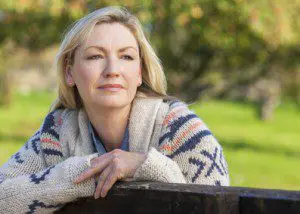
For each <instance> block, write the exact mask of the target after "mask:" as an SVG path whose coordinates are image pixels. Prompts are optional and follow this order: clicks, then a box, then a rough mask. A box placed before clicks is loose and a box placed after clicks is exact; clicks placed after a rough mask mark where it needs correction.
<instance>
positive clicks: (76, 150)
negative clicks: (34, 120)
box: [0, 98, 229, 213]
mask: <svg viewBox="0 0 300 214" xmlns="http://www.w3.org/2000/svg"><path fill="white" fill-rule="evenodd" d="M88 121H89V120H88V118H87V115H86V113H85V112H84V111H83V110H70V109H63V110H56V111H54V112H51V113H49V114H48V115H47V116H46V118H45V120H44V122H43V124H42V126H41V127H40V128H39V130H38V131H37V132H36V133H35V134H34V135H33V136H32V137H31V138H30V139H29V140H28V142H27V143H26V144H25V145H24V146H23V147H22V148H21V149H20V150H19V151H18V152H17V153H16V154H14V155H12V157H11V158H10V159H9V160H8V161H7V162H6V163H5V164H4V165H3V166H2V167H1V168H0V210H1V212H3V213H52V212H53V211H55V210H58V209H59V208H61V207H62V206H63V205H64V204H65V203H67V202H71V201H74V200H77V199H79V198H81V197H89V196H92V195H93V194H94V191H95V181H94V179H89V180H87V181H85V182H82V183H80V184H74V183H73V180H74V179H75V178H76V177H77V176H78V175H79V174H81V173H82V172H83V171H85V170H86V169H87V168H88V167H89V164H90V159H92V158H93V157H95V156H97V154H96V153H94V148H93V143H92V140H91V137H90V135H89V131H88ZM129 151H131V152H145V153H147V158H146V160H145V161H144V162H143V163H142V164H141V166H140V167H139V168H138V169H137V171H136V172H135V174H134V176H133V179H132V180H148V181H159V182H169V183H193V184H207V185H224V186H227V185H229V176H228V168H227V163H226V161H225V159H224V156H223V153H222V147H221V146H220V144H219V143H218V142H217V140H216V139H215V138H214V136H213V135H212V134H211V132H210V131H209V129H208V128H207V126H206V125H205V124H204V123H203V121H201V119H200V118H199V117H197V115H196V114H194V113H193V112H192V111H190V110H189V109H188V106H187V105H186V104H185V103H183V102H180V101H172V102H163V101H162V100H161V99H150V98H148V99H142V98H135V100H134V101H133V104H132V109H131V112H130V120H129Z"/></svg>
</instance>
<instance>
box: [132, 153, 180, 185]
mask: <svg viewBox="0 0 300 214" xmlns="http://www.w3.org/2000/svg"><path fill="white" fill-rule="evenodd" d="M133 178H134V179H135V180H148V181H159V182H166V183H186V181H185V178H184V176H183V174H182V172H181V170H180V168H179V166H178V164H177V163H176V162H175V161H173V160H172V159H170V158H168V157H167V156H165V155H164V154H162V153H160V152H158V151H157V150H156V149H155V148H151V149H150V151H149V152H148V154H147V158H146V159H145V161H144V162H143V163H142V164H141V166H140V167H139V168H138V169H137V170H136V172H135V174H134V176H133Z"/></svg>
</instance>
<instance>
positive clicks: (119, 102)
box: [95, 97, 131, 108]
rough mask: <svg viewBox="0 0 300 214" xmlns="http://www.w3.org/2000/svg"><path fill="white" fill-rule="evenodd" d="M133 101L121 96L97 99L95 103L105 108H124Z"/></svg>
mask: <svg viewBox="0 0 300 214" xmlns="http://www.w3.org/2000/svg"><path fill="white" fill-rule="evenodd" d="M130 103H131V101H130V100H128V99H121V98H117V97H116V98H114V99H112V98H109V99H101V100H97V102H96V103H95V104H96V105H97V106H99V107H100V106H101V107H104V108H124V107H126V106H128V105H130Z"/></svg>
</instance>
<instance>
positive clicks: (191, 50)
mask: <svg viewBox="0 0 300 214" xmlns="http://www.w3.org/2000/svg"><path fill="white" fill-rule="evenodd" d="M109 5H121V6H125V7H127V8H128V9H129V10H130V11H131V12H132V13H134V14H135V15H136V16H137V17H138V18H139V19H140V21H141V22H142V24H143V27H144V30H145V32H146V34H147V36H148V38H149V40H150V41H151V43H152V45H153V47H154V48H155V50H156V52H157V54H158V56H159V57H160V58H161V60H162V63H163V65H164V68H165V72H166V75H167V79H168V87H169V89H168V92H169V94H171V95H174V96H178V97H179V98H181V99H183V100H185V101H186V102H188V103H190V104H191V105H190V107H191V109H193V110H194V111H195V112H196V113H197V114H198V115H199V117H200V118H202V119H203V120H204V121H205V123H206V124H207V125H208V126H209V128H210V129H211V130H212V132H213V133H214V135H215V136H216V137H217V138H218V140H219V142H220V144H221V145H222V146H223V149H224V152H225V157H226V159H227V162H228V164H229V171H230V176H231V185H232V186H244V187H260V188H273V189H290V190H300V173H299V166H300V143H299V139H300V61H299V56H300V55H299V54H300V45H299V44H300V43H299V42H300V19H299V18H298V17H297V16H298V14H299V12H300V0H288V1H287V0H272V1H271V0H252V1H246V0H197V1H192V0H177V1H170V0H154V1H148V0H147V1H146V0H145V1H136V0H127V1H126V0H123V1H115V0H110V1H83V0H55V1H54V0H53V1H50V0H35V1H32V0H11V1H5V0H0V29H1V30H0V164H3V163H4V162H5V161H6V160H7V159H8V158H9V157H10V156H11V155H12V154H13V153H15V152H16V151H17V150H18V149H19V148H20V147H21V146H22V145H23V144H24V143H25V142H26V141H27V140H28V138H29V137H30V136H31V135H32V134H33V133H34V132H35V130H36V129H37V128H38V127H39V126H40V125H41V123H42V121H43V118H44V117H45V115H46V114H47V112H48V110H49V107H50V104H51V102H52V101H53V99H54V98H55V91H56V79H55V69H53V67H52V62H53V60H54V57H55V53H56V51H57V50H58V47H59V42H60V41H61V39H62V37H63V33H64V32H65V31H66V29H67V27H68V26H69V25H70V24H71V23H72V22H73V21H75V20H77V19H78V18H80V17H82V16H83V15H84V14H86V13H88V12H90V11H92V10H94V9H96V8H100V7H104V6H109Z"/></svg>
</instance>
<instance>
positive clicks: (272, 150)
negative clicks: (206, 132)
mask: <svg viewBox="0 0 300 214" xmlns="http://www.w3.org/2000/svg"><path fill="white" fill-rule="evenodd" d="M219 142H220V144H221V145H222V147H223V148H224V149H231V150H250V151H254V152H261V153H269V154H280V155H285V156H289V157H297V158H299V157H300V152H299V151H293V150H292V148H290V149H287V148H282V147H280V146H273V147H269V146H263V145H262V146H259V145H255V144H249V143H247V142H245V141H242V140H240V141H239V140H236V141H230V142H229V141H228V140H222V139H221V138H219Z"/></svg>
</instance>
